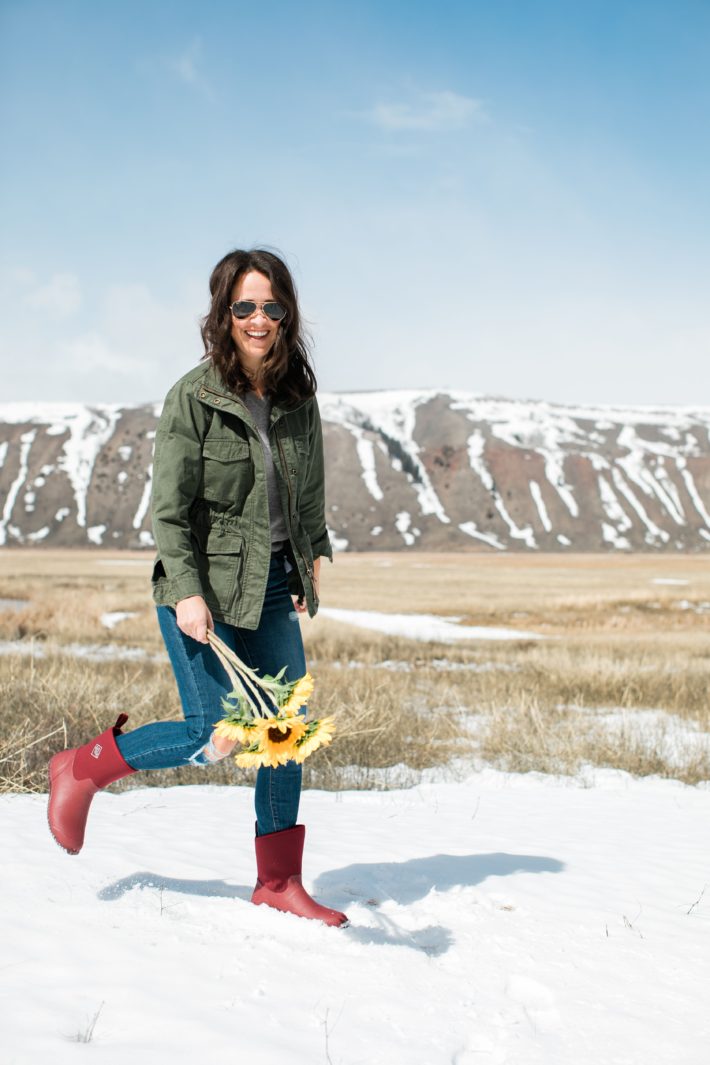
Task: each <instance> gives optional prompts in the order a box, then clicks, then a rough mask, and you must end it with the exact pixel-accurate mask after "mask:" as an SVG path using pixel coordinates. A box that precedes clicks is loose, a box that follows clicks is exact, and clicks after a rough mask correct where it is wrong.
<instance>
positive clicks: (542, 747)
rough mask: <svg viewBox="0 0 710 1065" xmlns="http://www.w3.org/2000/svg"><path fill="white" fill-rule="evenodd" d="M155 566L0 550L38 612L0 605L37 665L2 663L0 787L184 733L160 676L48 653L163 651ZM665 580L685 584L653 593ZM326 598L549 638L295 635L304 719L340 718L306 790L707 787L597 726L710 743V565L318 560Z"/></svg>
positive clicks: (191, 778)
mask: <svg viewBox="0 0 710 1065" xmlns="http://www.w3.org/2000/svg"><path fill="white" fill-rule="evenodd" d="M150 566H151V559H150V558H149V557H148V556H146V555H143V554H136V553H133V554H130V553H122V554H120V555H118V554H115V553H114V554H112V553H110V552H105V551H99V550H96V551H40V550H12V551H10V550H6V551H0V598H2V597H7V598H18V599H28V600H29V601H30V602H29V604H28V606H27V607H26V608H24V609H22V610H19V611H15V610H8V611H3V610H2V608H1V607H0V640H6V641H8V640H13V641H14V640H20V641H21V643H22V646H25V647H26V646H27V645H28V644H29V643H31V642H33V641H34V643H35V646H41V647H42V648H43V649H45V651H46V657H43V658H37V657H35V658H32V657H31V656H27V655H23V656H20V655H17V654H9V655H3V656H2V657H0V698H2V700H3V708H4V714H3V720H4V722H5V729H4V730H3V735H2V739H1V740H0V788H4V789H5V790H8V789H14V790H22V789H28V790H43V789H44V788H45V786H46V784H45V776H44V773H45V766H46V762H47V759H48V757H49V755H50V754H51V753H52V752H53V751H54V750H57V749H59V748H61V747H62V746H64V744H65V742H66V743H67V744H68V745H70V746H73V745H75V744H77V743H80V742H83V741H84V740H85V739H87V738H88V737H90V736H92V735H94V734H95V733H96V732H97V731H101V730H103V729H104V728H105V727H106V726H107V724H110V723H111V721H112V716H113V715H115V714H117V713H118V712H120V711H122V710H125V711H127V712H129V713H130V714H131V721H130V724H131V727H133V726H136V725H139V724H142V723H144V722H147V721H151V720H156V719H158V720H159V719H169V718H174V717H176V716H179V713H180V708H179V701H178V697H177V691H176V688H175V683H174V681H173V678H172V674H171V672H170V668H169V666H168V665H167V663H166V664H165V665H161V664H156V663H154V662H149V661H146V662H140V663H128V662H121V661H111V662H108V663H95V662H89V661H87V660H85V659H75V658H72V657H67V656H60V655H58V654H56V653H54V652H53V651H52V648H53V647H56V646H57V645H66V644H70V643H83V644H86V643H92V644H94V643H104V644H106V643H112V644H124V645H127V646H131V647H141V648H143V649H145V650H147V651H150V652H155V651H162V650H163V648H162V642H161V639H160V634H159V631H158V628H157V624H156V622H155V615H154V610H153V606H152V603H151V600H150V591H149V586H148V585H149V575H150ZM658 578H661V579H663V580H667V579H671V580H675V581H681V580H683V581H687V582H688V583H687V584H655V583H653V581H654V580H655V579H658ZM322 581H323V604H324V605H326V606H341V607H349V608H353V609H368V610H383V611H387V612H391V611H401V612H410V611H416V612H426V613H434V614H440V615H444V616H450V615H456V616H458V617H460V618H461V619H462V620H463V621H464V622H465V623H467V624H481V625H497V626H508V627H515V628H519V629H520V628H522V629H526V630H532V631H534V632H539V633H542V634H544V635H545V636H546V637H547V638H546V639H544V640H541V641H532V640H527V641H513V642H482V641H477V642H469V643H461V644H454V645H443V644H426V643H421V642H415V641H410V640H407V639H404V638H400V637H388V636H381V635H379V634H377V633H372V632H366V631H362V630H358V629H354V628H351V627H349V626H344V625H338V624H335V623H333V622H331V621H329V620H328V619H326V618H324V617H323V616H320V617H317V618H316V619H314V620H305V621H304V623H303V632H304V638H305V640H306V647H307V653H308V658H309V665H310V668H311V669H312V670H313V672H314V674H315V676H316V682H317V688H316V700H315V702H314V710H315V709H317V711H318V712H319V713H322V712H327V713H334V714H335V715H336V717H338V718H339V719H340V724H339V733H338V737H337V740H336V742H335V743H334V744H333V745H332V746H331V747H330V748H328V749H326V750H324V751H322V752H319V753H318V754H317V755H314V756H313V757H312V758H311V759H309V760H308V762H307V763H306V765H305V767H304V768H305V780H306V783H307V785H310V786H318V787H338V786H342V784H343V783H347V785H348V786H350V787H382V786H387V785H388V783H389V782H390V781H396V782H401V781H402V780H403V779H404V780H406V779H407V774H408V773H409V774H410V775H411V779H415V778H416V774H417V773H418V772H419V771H420V770H421V769H423V768H425V767H428V766H436V765H441V764H444V763H446V762H448V761H449V760H450V759H451V758H452V756H453V755H454V754H463V755H470V756H472V757H473V756H477V757H479V758H482V759H485V760H486V761H488V762H490V763H492V764H495V765H498V766H501V767H503V768H505V769H509V770H515V771H526V770H531V769H534V770H540V771H545V772H576V771H578V770H579V768H580V767H581V766H584V765H587V764H589V765H604V766H614V767H617V768H622V769H626V770H628V771H629V772H633V773H637V774H647V773H659V774H661V775H666V776H673V777H676V778H677V779H680V780H684V781H686V782H688V783H694V782H697V781H700V780H707V779H710V759H709V758H708V754H707V747H703V746H702V744H701V743H700V742H699V743H698V745H697V749H695V750H692V749H690V748H689V749H688V750H687V751H686V752H685V754H684V756H683V758H681V759H680V760H679V759H678V758H674V759H672V758H670V757H669V756H668V752H667V750H666V748H665V745H664V742H663V740H664V737H663V735H661V734H659V735H658V736H655V735H653V734H652V733H651V732H650V731H648V733H647V734H646V735H643V736H639V733H638V730H631V731H629V732H628V733H623V732H622V733H621V734H618V733H614V734H611V733H610V732H609V730H608V728H606V727H605V724H604V716H603V713H602V711H604V710H605V709H624V710H626V711H628V712H629V713H630V714H631V713H633V712H634V711H637V710H646V709H649V708H652V709H658V710H663V711H666V712H667V713H668V714H670V715H673V718H672V719H673V720H674V721H678V722H680V723H681V724H683V723H684V724H685V726H686V727H687V728H688V729H690V728H698V729H700V730H702V731H706V732H710V709H709V705H710V704H709V701H708V698H707V693H708V688H709V687H710V685H709V682H710V639H709V637H710V567H708V565H707V561H706V559H705V558H704V557H703V556H688V555H684V556H676V555H674V556H663V557H659V556H648V555H633V556H626V555H624V556H588V555H584V556H583V555H569V556H564V557H563V556H558V555H554V556H552V555H537V556H530V555H479V554H465V555H451V554H445V555H431V554H390V555H386V554H368V555H339V556H337V558H336V563H335V565H333V566H330V565H329V564H328V563H327V562H324V564H323V578H322ZM119 610H122V611H133V612H135V613H136V616H135V617H133V618H131V619H129V620H126V621H123V622H121V623H120V624H119V625H117V626H116V627H115V628H114V629H113V630H110V631H109V630H107V629H106V628H104V627H103V626H102V625H101V621H100V618H101V615H102V614H103V613H104V612H106V611H119ZM65 735H66V739H65ZM395 766H397V767H398V768H397V770H396V771H393V768H392V767H395ZM402 767H404V768H402ZM249 779H251V776H250V775H249V774H245V773H241V772H240V771H238V770H235V769H234V767H233V765H232V764H231V761H230V762H229V763H228V764H225V763H222V764H221V765H219V766H216V767H213V768H212V769H211V770H210V771H209V774H206V773H205V771H202V770H199V769H193V768H189V769H181V770H167V771H162V772H156V773H146V774H143V775H142V776H141V783H142V784H168V783H195V782H203V781H205V780H209V781H210V782H211V783H221V782H224V783H227V782H230V783H233V782H235V781H239V782H242V781H246V780H249Z"/></svg>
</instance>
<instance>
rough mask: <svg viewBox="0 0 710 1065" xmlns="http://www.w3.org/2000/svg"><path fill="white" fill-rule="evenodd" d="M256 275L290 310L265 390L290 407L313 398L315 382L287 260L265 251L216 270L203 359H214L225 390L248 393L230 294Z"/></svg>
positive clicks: (236, 257) (242, 255)
mask: <svg viewBox="0 0 710 1065" xmlns="http://www.w3.org/2000/svg"><path fill="white" fill-rule="evenodd" d="M251 270H257V271H258V272H259V273H260V274H263V275H264V276H265V277H268V279H269V281H270V282H271V291H272V292H273V294H274V299H275V300H277V301H278V302H279V303H281V304H283V306H284V307H285V308H286V317H285V318H284V319H283V321H282V322H281V325H280V327H279V330H278V333H277V334H276V341H275V342H274V346H273V347H272V348H271V350H270V351H269V353H268V354H267V355H265V356H264V362H263V375H262V383H263V387H264V390H265V391H266V392H269V393H270V394H271V395H272V396H274V397H275V398H277V399H279V400H281V401H282V402H284V403H286V405H291V404H293V403H297V402H300V401H302V400H304V399H308V398H309V397H310V396H313V395H315V391H316V387H317V382H316V375H315V372H314V370H313V367H312V366H311V364H310V361H309V357H308V348H309V337H308V334H307V333H306V331H305V329H304V327H303V324H302V322H301V315H300V312H299V309H298V297H297V295H296V286H295V285H294V283H293V278H292V277H291V273H290V271H289V269H288V267H287V266H286V263H285V262H284V261H283V259H281V258H279V256H278V255H275V254H274V253H273V252H271V251H266V249H264V248H252V249H251V250H249V251H242V250H240V249H235V250H234V251H230V252H229V253H228V254H227V255H225V256H224V258H223V259H220V261H219V262H218V263H217V265H216V266H215V268H214V270H213V271H212V275H211V277H210V295H211V297H212V300H211V303H210V309H209V311H208V312H207V314H206V315H205V317H204V318H203V319H202V326H201V333H202V341H203V343H204V345H205V354H204V355H203V358H205V359H211V360H212V362H213V363H214V365H215V367H216V369H217V370H218V372H219V374H220V376H221V378H222V380H223V381H224V383H225V385H226V386H227V388H229V389H230V390H231V391H232V392H236V393H237V394H238V395H239V394H241V393H243V392H246V391H248V389H249V388H250V382H249V378H248V377H247V375H246V374H245V373H244V371H243V369H242V367H241V365H240V362H239V357H238V354H237V349H236V347H235V344H234V341H233V339H232V312H231V309H230V308H231V304H232V292H233V290H234V286H235V284H236V283H237V281H238V280H239V278H240V277H242V276H243V275H244V274H247V273H249V272H250V271H251Z"/></svg>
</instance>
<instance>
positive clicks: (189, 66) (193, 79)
mask: <svg viewBox="0 0 710 1065" xmlns="http://www.w3.org/2000/svg"><path fill="white" fill-rule="evenodd" d="M201 60H202V41H201V40H200V38H199V37H195V39H194V40H193V41H191V43H190V44H189V45H188V46H187V48H186V49H185V50H184V52H182V53H181V55H179V56H176V57H174V58H173V59H168V60H167V61H166V65H167V67H168V70H170V71H172V73H173V74H175V75H177V77H178V78H179V79H180V81H182V82H184V83H185V85H189V86H190V87H191V88H193V89H197V90H198V91H199V92H201V93H203V94H204V95H205V96H207V97H208V98H209V99H212V98H213V95H214V94H213V92H212V88H211V87H210V85H209V83H208V82H207V79H206V78H205V76H204V75H203V74H202V72H201V71H200V62H201Z"/></svg>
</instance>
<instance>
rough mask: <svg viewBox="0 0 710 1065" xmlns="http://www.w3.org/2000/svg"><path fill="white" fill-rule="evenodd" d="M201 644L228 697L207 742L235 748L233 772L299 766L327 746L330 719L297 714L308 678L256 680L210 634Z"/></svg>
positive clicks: (308, 693) (310, 687)
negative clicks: (226, 684) (226, 683)
mask: <svg viewBox="0 0 710 1065" xmlns="http://www.w3.org/2000/svg"><path fill="white" fill-rule="evenodd" d="M207 639H208V641H209V643H210V646H211V647H212V650H213V651H214V652H215V654H216V655H217V657H218V658H219V660H220V662H221V663H222V665H223V666H224V668H225V670H226V673H227V676H228V677H229V679H230V681H231V683H232V691H231V692H230V693H229V695H227V696H226V698H224V699H222V709H223V710H224V717H223V718H222V720H221V721H218V722H217V723H216V725H215V730H214V733H213V737H214V738H216V739H218V740H222V741H223V742H224V741H225V740H226V741H231V742H234V741H237V742H238V743H241V745H242V749H241V751H239V752H238V754H236V755H235V757H234V761H235V762H236V763H237V765H238V766H241V767H243V768H245V767H248V766H262V765H268V766H272V767H273V768H275V767H276V766H279V765H284V763H286V762H288V761H289V760H291V759H292V760H293V761H294V762H303V761H304V760H305V759H306V758H307V757H308V755H309V754H312V753H313V751H315V750H317V749H318V748H319V747H324V746H326V745H327V744H329V743H330V742H331V740H332V738H333V733H334V731H335V724H334V722H333V719H332V717H323V718H319V719H318V720H315V721H307V720H306V719H305V718H304V717H302V716H300V715H299V713H298V711H299V710H300V709H301V707H302V706H304V705H305V703H306V702H307V701H308V699H309V698H310V696H311V694H312V692H313V678H312V677H311V675H310V673H306V674H305V676H303V677H300V678H299V679H298V680H295V681H288V680H284V674H285V673H286V667H285V666H284V668H283V669H282V670H281V671H280V672H279V673H277V675H276V676H275V677H271V676H269V674H265V675H264V676H263V677H260V676H259V675H258V674H257V672H256V670H254V669H251V668H250V667H249V666H247V665H246V664H245V663H244V662H242V660H241V659H240V658H239V656H238V655H237V654H236V652H234V651H233V650H232V649H231V647H228V646H227V644H226V643H224V641H223V640H220V638H219V636H217V635H216V634H215V633H214V632H212V631H208V633H207Z"/></svg>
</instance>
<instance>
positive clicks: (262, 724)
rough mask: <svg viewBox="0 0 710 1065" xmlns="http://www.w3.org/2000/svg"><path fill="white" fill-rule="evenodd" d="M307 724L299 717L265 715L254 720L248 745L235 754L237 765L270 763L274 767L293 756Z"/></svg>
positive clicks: (243, 766)
mask: <svg viewBox="0 0 710 1065" xmlns="http://www.w3.org/2000/svg"><path fill="white" fill-rule="evenodd" d="M306 729H307V725H306V723H305V721H304V720H303V718H300V717H281V716H279V717H266V718H261V719H257V720H256V721H255V722H254V730H253V732H252V735H251V736H250V737H249V740H248V741H247V742H249V746H248V747H246V749H245V750H243V751H240V752H239V754H238V755H236V756H235V759H234V760H235V762H236V763H237V765H238V766H241V767H242V768H245V767H246V766H252V765H256V766H260V765H270V766H271V767H272V768H274V769H275V768H276V766H278V765H284V764H285V763H286V762H288V761H289V759H290V758H293V757H294V747H295V745H296V743H297V741H298V740H299V739H301V737H302V736H303V735H304V734H305V732H306Z"/></svg>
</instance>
